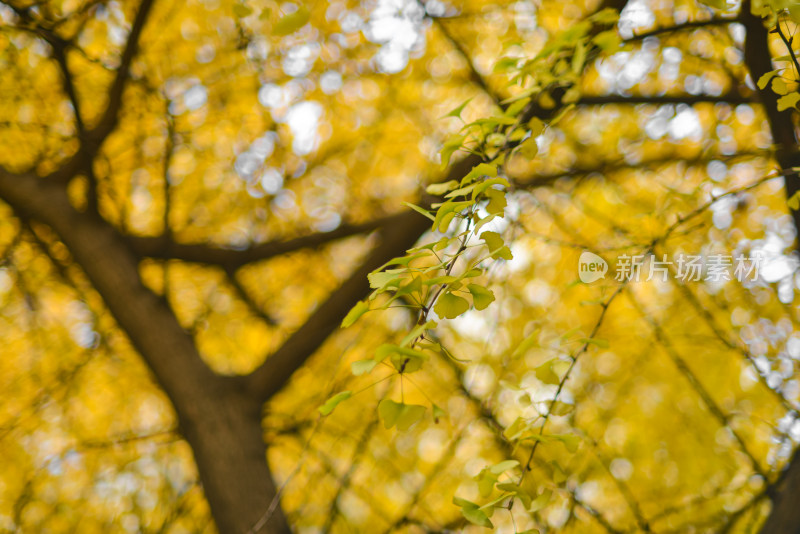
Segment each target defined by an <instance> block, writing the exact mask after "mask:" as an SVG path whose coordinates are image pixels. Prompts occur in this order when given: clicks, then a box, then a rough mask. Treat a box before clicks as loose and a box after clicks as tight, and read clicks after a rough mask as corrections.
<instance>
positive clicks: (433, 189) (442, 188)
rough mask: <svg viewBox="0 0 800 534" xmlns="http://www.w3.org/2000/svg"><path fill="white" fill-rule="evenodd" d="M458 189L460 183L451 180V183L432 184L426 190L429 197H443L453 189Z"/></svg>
mask: <svg viewBox="0 0 800 534" xmlns="http://www.w3.org/2000/svg"><path fill="white" fill-rule="evenodd" d="M456 187H458V182H456V181H455V180H450V181H449V182H443V183H440V184H431V185H429V186H428V187H426V188H425V192H426V193H428V194H429V195H443V194H445V193H447V192H448V191H450V190H451V189H455V188H456Z"/></svg>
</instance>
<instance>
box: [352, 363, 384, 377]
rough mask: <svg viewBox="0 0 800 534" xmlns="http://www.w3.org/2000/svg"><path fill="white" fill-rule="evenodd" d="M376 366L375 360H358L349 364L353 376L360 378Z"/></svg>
mask: <svg viewBox="0 0 800 534" xmlns="http://www.w3.org/2000/svg"><path fill="white" fill-rule="evenodd" d="M376 365H378V362H376V361H375V360H358V361H357V362H353V363H351V364H350V369H351V370H352V371H353V374H354V375H355V376H360V375H364V374H367V373H369V372H370V371H372V370H373V369H375V366H376Z"/></svg>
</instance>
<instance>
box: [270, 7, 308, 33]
mask: <svg viewBox="0 0 800 534" xmlns="http://www.w3.org/2000/svg"><path fill="white" fill-rule="evenodd" d="M310 19H311V12H310V11H309V10H308V8H306V7H303V6H300V7H299V8H297V11H294V12H293V13H289V14H288V15H284V16H283V17H281V18H280V20H278V22H276V23H275V25H274V26H273V27H272V34H273V35H278V36H284V35H289V34H291V33H294V32H296V31H297V30H299V29H300V28H302V27H303V26H305V25H306V23H308V21H309V20H310Z"/></svg>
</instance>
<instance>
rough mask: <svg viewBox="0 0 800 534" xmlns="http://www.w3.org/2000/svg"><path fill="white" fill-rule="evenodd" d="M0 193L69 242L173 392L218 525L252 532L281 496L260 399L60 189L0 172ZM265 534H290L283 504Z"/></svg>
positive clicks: (237, 533)
mask: <svg viewBox="0 0 800 534" xmlns="http://www.w3.org/2000/svg"><path fill="white" fill-rule="evenodd" d="M0 197H2V198H3V199H4V200H5V201H6V202H8V203H9V204H10V205H11V206H12V208H14V210H15V211H17V212H18V213H19V214H20V215H23V216H25V217H28V218H31V219H34V220H37V221H40V222H42V223H44V224H47V225H48V226H49V227H50V228H52V229H53V230H54V231H55V232H56V234H58V235H59V237H60V238H61V240H62V241H63V242H64V244H65V245H66V246H67V247H68V249H69V250H70V252H71V254H72V256H73V258H74V260H75V261H76V262H77V263H78V264H79V265H80V266H81V267H82V268H83V270H84V271H85V273H86V275H87V276H88V277H89V279H90V280H91V282H92V284H93V286H94V287H95V289H96V290H97V291H98V292H99V293H100V295H101V296H102V297H103V299H104V301H105V303H106V305H107V306H108V309H109V311H110V312H111V314H112V315H113V316H114V318H115V319H116V320H117V322H118V323H119V325H120V327H121V328H122V329H123V330H124V331H125V332H126V333H127V334H128V336H129V337H130V340H131V342H132V343H133V345H134V346H135V347H136V349H137V350H138V351H139V353H140V354H141V355H142V357H143V358H144V360H145V361H146V363H147V364H148V366H149V367H150V369H151V370H152V372H153V374H154V375H155V377H156V380H157V381H158V382H159V383H160V385H161V386H162V387H163V389H164V391H165V392H166V393H167V395H168V396H169V398H170V399H171V401H172V403H173V405H174V407H175V410H176V412H177V415H178V420H179V424H180V427H181V430H182V432H183V435H184V436H185V437H186V439H187V441H188V442H189V444H190V445H191V447H192V450H193V451H194V455H195V459H196V462H197V467H198V471H199V474H200V480H201V482H202V484H203V488H204V490H205V494H206V497H207V499H208V502H209V504H210V506H211V511H212V514H213V516H214V518H215V521H216V523H217V526H218V528H219V530H220V532H221V533H222V534H244V533H245V532H247V531H248V530H249V529H250V528H251V527H252V526H253V525H254V524H255V523H256V522H258V520H259V518H261V517H262V515H263V514H264V511H265V510H266V509H267V508H268V507H269V505H270V503H271V502H272V501H273V499H275V498H276V491H275V486H274V483H273V481H272V478H271V476H270V471H269V467H268V465H267V458H266V449H265V445H264V441H263V438H262V433H261V419H260V409H261V403H260V401H258V400H256V399H255V398H253V397H247V396H245V393H244V392H245V388H244V387H243V385H244V383H243V381H242V380H241V379H236V378H229V377H221V376H218V375H216V374H215V373H214V372H213V371H211V369H209V368H208V367H207V366H206V365H205V364H204V362H203V361H202V360H201V358H200V356H199V354H198V352H197V349H196V347H195V345H194V342H193V340H192V338H191V337H190V336H189V335H188V334H187V333H186V332H185V331H184V330H183V328H182V327H181V326H180V324H179V323H178V320H177V319H176V317H175V315H174V314H173V313H172V311H171V310H170V308H169V306H168V305H167V303H166V301H165V300H164V299H162V298H160V297H158V296H156V295H154V294H153V293H152V292H151V291H150V290H148V289H147V288H146V287H145V286H144V285H143V284H142V281H141V279H140V277H139V272H138V258H137V257H136V256H135V255H134V254H133V253H132V252H131V251H130V250H129V249H128V247H127V245H126V244H125V240H124V239H123V238H122V236H120V235H119V234H118V233H117V232H116V231H115V230H114V229H113V228H112V227H111V226H110V225H109V224H108V223H106V222H105V221H103V220H101V219H100V218H98V217H97V216H94V215H90V214H84V213H79V212H78V211H76V210H75V209H74V208H73V207H72V206H71V205H70V203H69V200H68V197H67V194H66V190H65V189H64V187H63V186H61V185H58V184H54V183H52V182H49V183H48V180H46V179H41V178H38V177H36V176H31V175H13V174H10V173H6V172H3V171H2V169H0ZM259 532H262V533H276V534H277V533H287V532H290V530H289V527H288V525H287V523H286V520H285V518H284V516H283V515H282V512H281V511H280V507H276V510H275V513H274V514H273V516H272V517H271V519H270V521H269V522H268V523H267V524H266V525H265V526H264V527H263V528H262V529H261V530H260V531H259Z"/></svg>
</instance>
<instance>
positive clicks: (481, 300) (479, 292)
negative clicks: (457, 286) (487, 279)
mask: <svg viewBox="0 0 800 534" xmlns="http://www.w3.org/2000/svg"><path fill="white" fill-rule="evenodd" d="M467 289H468V290H469V292H470V293H471V294H472V303H473V304H474V305H475V309H476V310H485V309H486V308H488V307H489V304H491V303H492V302H494V293H492V290H491V289H486V288H485V287H483V286H479V285H478V284H468V285H467Z"/></svg>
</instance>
